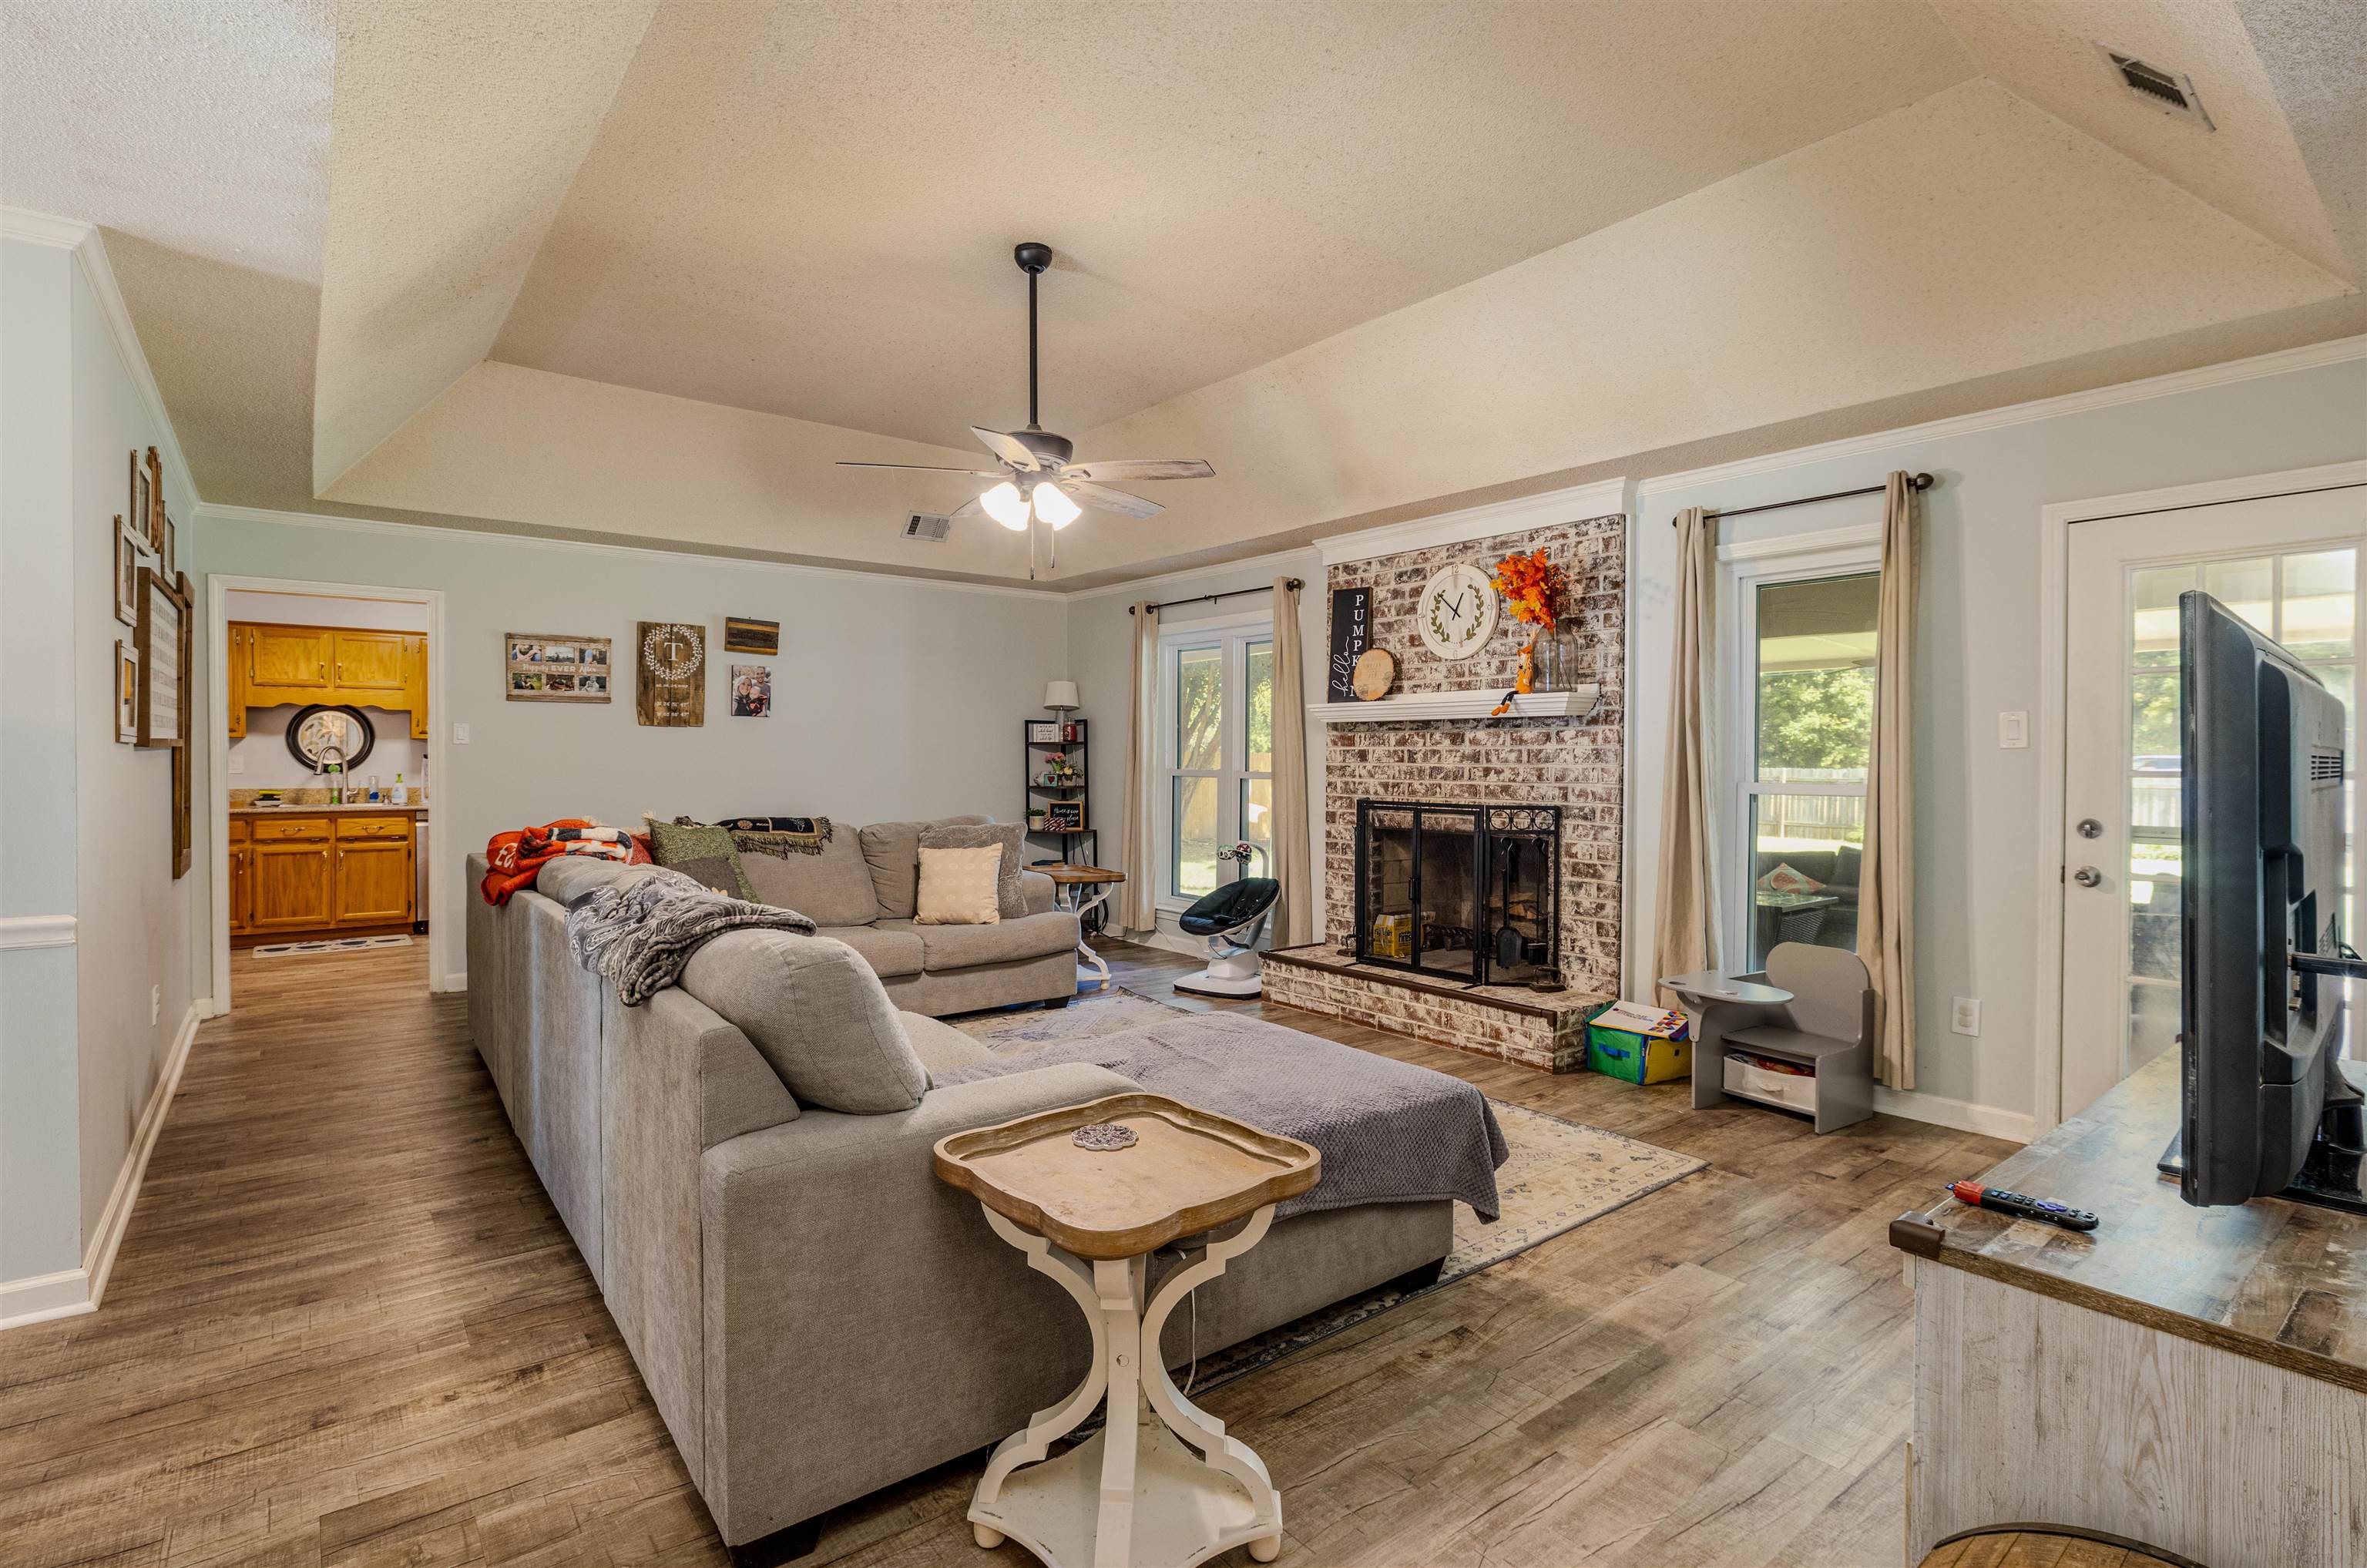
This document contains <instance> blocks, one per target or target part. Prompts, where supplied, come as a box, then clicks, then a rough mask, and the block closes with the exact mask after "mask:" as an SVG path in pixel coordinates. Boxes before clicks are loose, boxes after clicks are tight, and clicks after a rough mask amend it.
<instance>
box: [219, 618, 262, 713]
mask: <svg viewBox="0 0 2367 1568" xmlns="http://www.w3.org/2000/svg"><path fill="white" fill-rule="evenodd" d="M254 632H255V628H253V627H252V626H248V625H246V624H244V623H243V622H241V621H232V622H231V628H230V679H229V681H228V682H227V683H226V684H227V685H228V686H229V687H230V689H229V691H228V692H227V693H226V694H225V695H224V700H223V704H222V708H223V719H224V722H225V725H226V727H227V728H228V729H229V731H230V738H231V739H232V740H234V741H235V740H241V739H243V738H244V737H245V735H246V659H247V643H248V642H249V640H250V639H251V638H252V637H253V636H254Z"/></svg>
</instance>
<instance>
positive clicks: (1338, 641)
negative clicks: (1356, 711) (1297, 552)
mask: <svg viewBox="0 0 2367 1568" xmlns="http://www.w3.org/2000/svg"><path fill="white" fill-rule="evenodd" d="M1372 645H1373V590H1372V589H1370V588H1334V589H1332V590H1331V676H1330V679H1329V681H1328V682H1327V686H1326V689H1327V690H1328V691H1329V692H1330V693H1331V697H1330V700H1331V701H1333V702H1346V701H1348V700H1350V699H1352V698H1353V697H1354V696H1355V690H1354V688H1353V686H1351V684H1350V682H1351V681H1352V680H1353V678H1354V676H1355V673H1356V660H1357V659H1358V658H1359V657H1360V656H1362V654H1363V653H1364V652H1365V649H1367V648H1369V647H1371V646H1372Z"/></svg>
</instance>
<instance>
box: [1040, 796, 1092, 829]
mask: <svg viewBox="0 0 2367 1568" xmlns="http://www.w3.org/2000/svg"><path fill="white" fill-rule="evenodd" d="M1084 830H1085V803H1084V802H1083V801H1046V802H1045V805H1044V831H1045V832H1047V833H1082V832H1083V831H1084Z"/></svg>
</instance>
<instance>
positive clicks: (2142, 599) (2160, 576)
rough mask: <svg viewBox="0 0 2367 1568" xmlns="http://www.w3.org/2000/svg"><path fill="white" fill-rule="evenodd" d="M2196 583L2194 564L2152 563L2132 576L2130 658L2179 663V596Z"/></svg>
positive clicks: (2156, 664) (2155, 664) (2145, 664)
mask: <svg viewBox="0 0 2367 1568" xmlns="http://www.w3.org/2000/svg"><path fill="white" fill-rule="evenodd" d="M2192 586H2194V568H2193V567H2191V566H2148V567H2146V568H2145V569H2144V570H2142V571H2139V572H2135V573H2132V574H2130V576H2129V613H2130V617H2131V624H2130V628H2129V650H2130V652H2129V662H2130V663H2131V664H2134V665H2136V666H2137V667H2138V668H2139V669H2146V668H2164V667H2167V668H2170V669H2175V668H2176V667H2177V666H2178V596H2179V595H2180V594H2182V593H2184V592H2186V590H2187V589H2189V588H2191V587H2192Z"/></svg>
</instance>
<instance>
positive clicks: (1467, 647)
mask: <svg viewBox="0 0 2367 1568" xmlns="http://www.w3.org/2000/svg"><path fill="white" fill-rule="evenodd" d="M1490 589H1491V585H1490V584H1489V580H1488V575H1487V574H1486V573H1484V572H1481V571H1480V570H1479V568H1478V567H1477V566H1472V565H1468V564H1467V563H1465V562H1460V561H1458V562H1455V563H1454V564H1452V565H1450V566H1442V567H1440V568H1439V569H1438V570H1437V571H1436V572H1435V573H1433V574H1432V575H1431V579H1430V581H1429V582H1427V583H1425V584H1423V585H1422V589H1421V598H1420V600H1418V601H1417V603H1416V605H1415V610H1414V629H1415V630H1416V631H1419V632H1421V641H1422V645H1423V646H1424V647H1426V648H1428V649H1429V650H1430V651H1431V652H1432V653H1435V654H1437V655H1438V656H1439V657H1440V658H1442V659H1467V658H1469V657H1470V656H1471V655H1472V654H1474V653H1478V651H1479V650H1480V649H1482V648H1484V647H1486V646H1487V645H1488V639H1489V637H1491V636H1493V635H1495V631H1496V596H1495V594H1494V593H1493V592H1492V591H1490Z"/></svg>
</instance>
